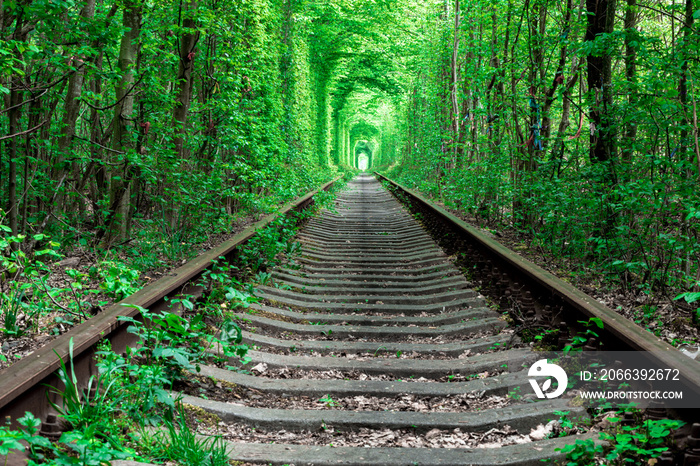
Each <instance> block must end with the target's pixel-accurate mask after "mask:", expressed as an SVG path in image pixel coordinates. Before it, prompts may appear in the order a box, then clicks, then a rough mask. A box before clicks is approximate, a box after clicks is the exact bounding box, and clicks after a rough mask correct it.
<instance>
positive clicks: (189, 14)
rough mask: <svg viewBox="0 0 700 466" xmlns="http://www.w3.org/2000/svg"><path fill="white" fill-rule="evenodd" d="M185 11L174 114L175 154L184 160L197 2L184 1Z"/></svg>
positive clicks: (190, 94)
mask: <svg viewBox="0 0 700 466" xmlns="http://www.w3.org/2000/svg"><path fill="white" fill-rule="evenodd" d="M183 1H184V5H185V7H184V11H183V13H182V14H183V20H182V27H183V28H184V29H185V31H186V32H184V33H183V34H182V37H180V64H179V66H178V71H177V79H176V82H177V84H176V85H177V100H176V103H175V110H174V112H173V123H174V126H175V140H174V142H175V152H176V155H177V158H178V159H180V160H182V159H184V158H185V157H186V154H185V149H184V141H185V139H184V135H185V132H186V128H185V125H186V123H187V112H188V111H189V109H190V102H191V100H192V69H193V68H194V57H195V54H196V50H195V48H196V46H197V41H198V40H199V31H197V30H196V26H197V25H196V23H195V18H194V12H195V11H196V10H197V2H196V1H195V0H183Z"/></svg>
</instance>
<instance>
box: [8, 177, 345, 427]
mask: <svg viewBox="0 0 700 466" xmlns="http://www.w3.org/2000/svg"><path fill="white" fill-rule="evenodd" d="M339 179H340V177H337V178H335V179H334V180H332V181H329V182H328V183H326V184H324V185H323V186H321V187H320V188H319V189H317V190H315V191H312V192H310V193H308V194H306V195H304V196H303V197H300V198H298V199H296V200H294V201H292V202H289V203H287V204H285V205H284V206H283V207H282V208H281V209H280V210H279V211H277V212H276V213H273V214H270V215H268V216H266V217H265V218H263V219H262V220H260V221H258V222H256V223H254V224H253V225H251V226H250V227H248V228H246V229H245V230H243V231H242V232H240V233H238V234H237V235H235V236H234V237H233V238H231V239H229V240H227V241H225V242H223V243H222V244H220V245H219V246H217V247H215V248H212V249H210V250H209V251H206V252H205V253H203V254H201V255H199V256H197V257H196V258H195V259H193V260H191V261H189V262H187V263H186V264H184V265H183V266H181V267H179V268H177V269H175V270H173V271H171V272H170V273H168V274H167V275H166V276H164V277H162V278H160V279H159V280H157V281H156V282H154V283H152V284H150V285H148V286H146V287H144V288H143V289H141V290H140V291H138V292H136V293H134V294H133V295H131V296H128V297H127V298H125V299H123V300H122V301H120V302H118V303H116V304H114V305H112V306H110V307H109V308H108V309H106V310H105V311H104V312H101V313H100V314H98V315H96V316H95V317H92V318H91V319H89V320H87V321H85V322H83V323H82V324H79V325H77V326H75V327H74V328H72V329H71V330H70V331H68V332H66V333H65V334H63V335H61V336H59V337H57V338H56V339H54V340H52V341H51V342H50V343H48V344H47V345H45V346H43V347H41V348H39V349H38V350H37V351H35V352H34V353H32V354H30V355H28V356H26V357H25V358H23V359H21V360H20V361H18V362H17V363H15V364H13V365H12V366H10V367H8V368H5V369H4V370H3V371H1V372H0V416H2V417H3V418H6V417H10V418H11V419H12V420H15V419H17V418H18V417H21V416H22V415H23V414H24V412H25V411H30V412H32V413H33V414H34V415H35V416H37V417H39V418H41V419H44V418H45V417H46V415H47V413H48V409H49V403H48V398H47V396H46V386H47V385H48V386H58V385H57V384H58V378H57V377H56V376H55V371H56V370H57V369H58V367H59V364H60V360H61V359H62V360H63V361H64V362H67V361H68V357H69V356H68V343H69V341H70V339H71V338H72V339H73V344H74V358H73V363H74V367H75V372H76V375H77V376H78V379H79V380H83V381H87V380H88V378H89V377H90V375H93V374H94V373H95V367H94V364H93V363H92V358H93V355H94V352H95V346H96V345H97V343H98V342H100V341H101V340H103V339H105V338H106V339H109V340H110V342H111V344H112V349H113V350H114V351H116V352H123V351H124V350H125V349H126V347H127V346H128V345H129V344H132V343H133V342H134V339H133V338H132V337H133V336H132V335H131V334H129V333H127V332H126V328H127V324H126V323H124V322H120V321H119V320H118V317H120V316H129V317H136V318H137V317H138V314H139V311H138V309H136V308H133V307H125V306H124V304H130V305H135V306H140V307H142V308H145V309H149V310H152V311H157V310H162V309H165V308H166V307H167V303H166V301H165V299H166V298H168V297H171V296H173V295H175V294H180V293H185V294H191V295H194V296H200V295H201V294H202V289H201V287H198V286H197V285H196V284H195V283H196V281H197V279H198V278H199V277H200V276H201V275H202V273H203V272H204V271H205V270H207V269H208V268H209V267H211V265H212V264H213V262H212V261H214V260H215V259H218V258H219V257H224V258H225V259H227V260H231V259H233V258H235V256H236V254H237V250H238V248H239V247H240V246H241V245H243V244H245V242H246V241H248V240H249V239H250V238H252V237H253V236H255V235H256V234H257V232H258V231H259V230H260V229H262V228H264V227H266V226H267V225H269V224H270V223H271V222H272V221H273V220H274V219H276V218H278V217H279V216H282V215H288V214H290V213H291V212H294V211H302V210H304V209H306V208H307V207H309V206H310V205H312V204H313V197H314V195H316V194H317V193H318V192H320V191H327V190H328V189H330V187H331V186H332V185H333V184H334V183H335V182H337V181H338V180H339ZM56 354H58V356H59V357H60V359H59V357H57V356H56Z"/></svg>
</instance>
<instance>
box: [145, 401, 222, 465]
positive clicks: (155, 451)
mask: <svg viewBox="0 0 700 466" xmlns="http://www.w3.org/2000/svg"><path fill="white" fill-rule="evenodd" d="M163 424H164V431H161V432H159V433H156V434H155V436H154V437H153V439H152V444H151V445H150V446H149V447H148V450H149V455H151V456H152V457H153V458H154V459H155V460H156V461H176V462H177V463H178V464H182V465H186V466H200V465H207V466H209V465H211V466H228V465H229V464H230V463H229V456H228V453H229V450H230V447H228V446H227V445H226V442H225V441H223V440H222V439H221V438H220V437H200V436H199V435H198V434H197V432H196V431H192V430H191V429H190V427H189V425H188V423H187V414H186V412H185V410H184V408H183V407H182V405H179V407H178V410H177V414H176V415H174V414H173V410H170V411H169V415H168V416H167V417H165V418H164V419H163Z"/></svg>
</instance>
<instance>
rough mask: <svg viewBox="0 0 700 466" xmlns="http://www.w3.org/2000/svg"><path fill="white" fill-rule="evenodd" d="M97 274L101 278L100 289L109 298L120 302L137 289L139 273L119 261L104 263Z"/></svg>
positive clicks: (100, 265)
mask: <svg viewBox="0 0 700 466" xmlns="http://www.w3.org/2000/svg"><path fill="white" fill-rule="evenodd" d="M97 274H98V275H99V276H100V278H102V280H103V281H102V283H100V288H101V289H102V290H103V291H104V292H105V294H106V295H107V296H109V297H110V298H114V299H115V300H116V301H120V300H122V299H124V298H125V297H127V296H129V295H132V294H134V293H135V292H136V291H138V289H139V285H138V282H139V273H138V271H136V270H133V269H131V268H129V267H127V266H126V265H125V264H124V263H122V262H119V261H104V262H102V263H100V264H99V268H98V270H97Z"/></svg>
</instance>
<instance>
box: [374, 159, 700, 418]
mask: <svg viewBox="0 0 700 466" xmlns="http://www.w3.org/2000/svg"><path fill="white" fill-rule="evenodd" d="M374 173H375V175H376V176H377V177H378V178H379V179H380V180H384V181H386V182H388V183H389V185H390V186H391V187H392V188H393V189H392V190H391V191H392V192H393V191H394V190H398V191H400V192H401V193H403V194H404V195H405V196H407V197H408V199H409V200H410V202H411V203H417V204H419V205H420V206H421V207H422V208H423V209H425V210H427V211H429V212H430V213H431V215H433V216H435V217H436V218H437V219H438V220H439V221H441V222H443V223H444V224H445V225H447V226H448V228H450V229H451V230H452V231H453V232H454V233H455V234H457V235H459V236H461V238H462V239H464V240H466V241H467V242H469V243H471V245H473V247H474V248H476V249H477V250H478V251H479V252H480V253H481V254H482V255H484V256H486V257H488V258H489V259H493V260H496V261H497V262H499V263H500V264H501V265H502V268H501V270H506V271H507V272H508V274H509V275H510V276H511V277H512V278H513V279H514V280H515V281H519V283H520V284H523V283H525V284H527V286H529V287H534V288H535V289H536V292H535V293H533V296H537V297H538V299H539V300H540V301H546V300H547V299H555V300H559V301H563V302H564V303H565V304H566V305H567V312H565V313H563V314H564V315H562V316H561V317H562V318H563V319H564V320H565V321H566V322H567V323H569V324H572V325H576V323H577V320H578V319H580V318H581V317H582V316H583V317H584V318H592V317H595V318H599V319H600V320H601V321H602V322H603V330H602V331H601V332H600V333H602V334H603V335H601V339H602V340H603V341H604V342H605V346H606V349H614V350H618V351H625V350H629V351H644V352H646V353H645V354H646V355H647V356H648V357H649V358H650V359H652V360H653V362H654V363H655V364H657V365H658V366H659V367H666V368H674V369H678V370H679V371H680V376H681V379H682V380H681V382H682V383H683V385H684V386H685V388H687V389H688V392H687V393H689V394H691V395H692V396H693V397H700V362H698V361H695V360H693V359H691V358H689V357H687V356H685V355H684V354H683V353H681V352H680V351H678V350H677V349H676V348H674V347H673V346H671V345H669V344H668V343H666V342H665V341H663V340H661V339H660V338H659V337H657V336H656V335H654V334H652V333H651V332H649V331H648V330H645V329H643V328H642V327H640V326H639V325H637V324H636V323H634V322H632V321H630V320H628V319H626V318H625V317H623V316H621V315H619V314H618V313H616V312H615V311H614V310H612V309H610V308H609V307H607V306H605V305H604V304H602V303H600V302H598V301H597V300H596V299H594V298H593V297H591V296H589V295H587V294H586V293H584V292H583V291H581V290H579V289H577V288H576V287H574V286H572V285H571V284H569V283H566V282H565V281H563V280H562V279H560V278H558V277H557V276H555V275H554V274H552V273H551V272H548V271H546V270H544V269H543V268H541V267H540V266H538V265H537V264H535V263H533V262H531V261H529V260H527V259H525V258H524V257H522V256H520V255H519V254H517V253H515V252H513V251H511V250H510V249H508V248H507V247H506V246H504V245H502V244H501V243H499V242H498V241H496V240H495V239H493V238H490V237H489V236H487V235H486V234H484V233H483V232H482V231H480V230H479V229H477V228H475V227H474V226H472V225H469V224H468V223H466V222H464V221H463V220H461V219H459V218H457V217H456V216H454V215H453V214H451V213H449V212H448V211H446V210H445V209H443V208H442V207H440V206H437V205H435V204H434V203H433V202H432V201H430V200H429V199H427V198H426V197H425V196H423V195H421V194H418V193H417V192H415V191H413V190H411V189H408V188H407V187H405V186H403V185H401V184H399V183H397V182H396V181H394V180H391V179H389V178H387V177H386V176H384V175H382V174H381V173H378V172H374ZM397 197H398V196H397ZM400 200H401V199H400ZM542 304H544V303H542ZM542 307H543V306H542ZM568 311H573V312H568ZM596 330H597V329H596ZM684 396H685V395H684ZM685 411H691V410H685ZM692 411H695V410H692ZM696 414H697V413H694V412H693V413H690V412H688V413H679V415H681V417H683V418H686V417H687V415H690V416H691V417H694V418H695V419H697V416H696Z"/></svg>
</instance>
